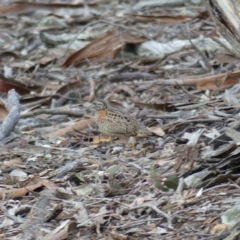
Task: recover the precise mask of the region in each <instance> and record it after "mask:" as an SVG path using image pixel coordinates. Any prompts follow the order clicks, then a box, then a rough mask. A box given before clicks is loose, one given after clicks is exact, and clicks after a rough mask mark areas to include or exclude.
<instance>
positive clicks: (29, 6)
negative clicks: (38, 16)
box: [0, 1, 96, 16]
mask: <svg viewBox="0 0 240 240" xmlns="http://www.w3.org/2000/svg"><path fill="white" fill-rule="evenodd" d="M83 5H84V4H83V3H79V4H70V3H68V4H64V3H33V2H20V1H19V2H14V3H12V4H10V5H6V6H0V15H3V16H5V15H10V14H22V13H27V12H33V11H36V10H43V9H46V10H56V9H59V8H82V7H83ZM88 5H91V6H94V5H96V2H94V1H92V2H88Z"/></svg>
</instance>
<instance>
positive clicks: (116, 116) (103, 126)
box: [93, 100, 151, 137]
mask: <svg viewBox="0 0 240 240" xmlns="http://www.w3.org/2000/svg"><path fill="white" fill-rule="evenodd" d="M93 105H94V108H95V110H96V114H95V120H96V122H97V124H98V127H99V129H100V131H101V132H103V133H104V134H107V135H109V136H111V137H126V136H127V137H130V136H141V137H146V136H148V135H150V134H151V133H150V131H148V129H147V128H146V127H145V126H143V125H142V124H141V123H140V122H139V121H138V120H137V119H135V118H134V117H132V116H131V115H129V114H128V113H123V112H120V111H118V110H116V109H113V108H109V107H108V106H107V104H106V103H105V102H104V101H101V100H96V101H94V102H93Z"/></svg>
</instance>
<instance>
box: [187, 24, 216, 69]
mask: <svg viewBox="0 0 240 240" xmlns="http://www.w3.org/2000/svg"><path fill="white" fill-rule="evenodd" d="M186 29H187V37H188V40H189V42H190V43H191V46H192V47H193V48H194V49H195V51H196V52H197V53H198V54H199V55H200V56H201V58H202V60H203V62H204V63H205V66H206V68H207V69H208V70H211V69H212V66H211V64H210V63H209V60H208V58H207V57H206V55H205V54H204V53H203V52H201V51H200V50H199V49H198V47H197V46H196V45H195V44H194V43H193V42H192V40H191V38H190V29H189V25H188V24H186Z"/></svg>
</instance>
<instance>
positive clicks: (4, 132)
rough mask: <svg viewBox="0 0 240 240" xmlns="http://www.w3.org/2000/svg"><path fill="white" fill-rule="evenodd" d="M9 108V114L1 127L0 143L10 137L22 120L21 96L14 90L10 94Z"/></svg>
mask: <svg viewBox="0 0 240 240" xmlns="http://www.w3.org/2000/svg"><path fill="white" fill-rule="evenodd" d="M7 108H8V110H9V113H8V115H7V117H6V118H5V119H4V121H3V123H2V125H1V127H0V141H2V140H3V139H5V138H6V137H8V136H9V135H10V133H11V132H12V131H13V130H14V128H15V126H16V125H17V123H18V120H19V118H20V103H19V95H18V93H17V92H16V91H15V90H14V89H12V90H10V91H9V92H8V104H7Z"/></svg>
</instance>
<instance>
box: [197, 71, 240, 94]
mask: <svg viewBox="0 0 240 240" xmlns="http://www.w3.org/2000/svg"><path fill="white" fill-rule="evenodd" d="M239 77H240V71H239V70H238V71H235V72H228V73H221V74H217V75H214V76H208V77H203V78H202V79H198V81H197V84H196V87H197V89H199V90H207V89H210V90H217V89H224V88H228V87H231V86H233V85H235V84H238V83H239Z"/></svg>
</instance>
